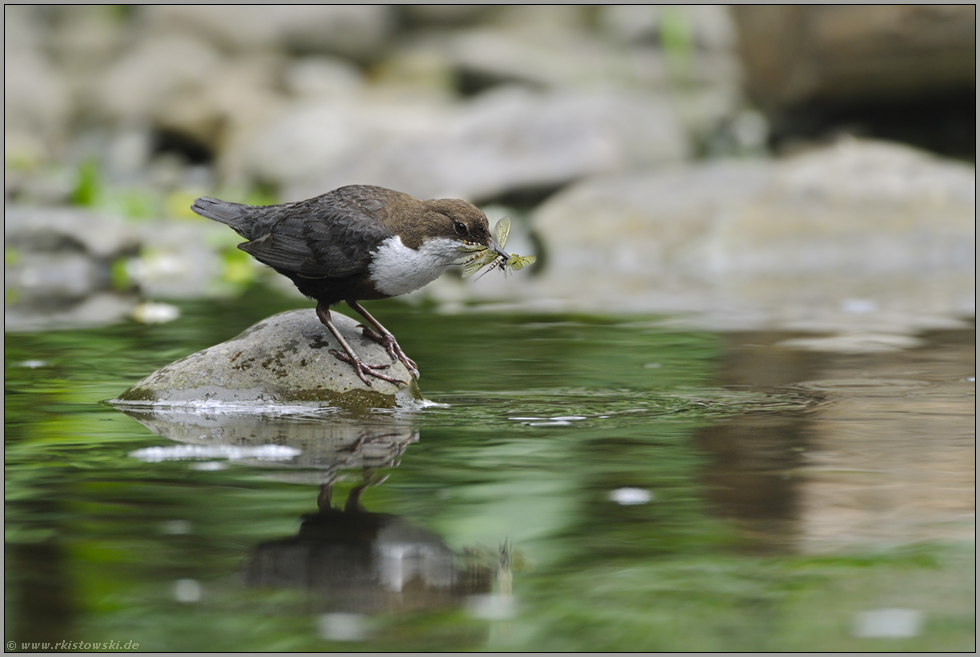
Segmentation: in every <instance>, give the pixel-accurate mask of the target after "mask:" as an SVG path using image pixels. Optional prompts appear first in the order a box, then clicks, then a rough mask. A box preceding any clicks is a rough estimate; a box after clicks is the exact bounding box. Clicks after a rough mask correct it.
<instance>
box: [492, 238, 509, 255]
mask: <svg viewBox="0 0 980 657" xmlns="http://www.w3.org/2000/svg"><path fill="white" fill-rule="evenodd" d="M490 249H491V250H492V251H494V252H495V253H496V254H497V255H500V256H503V258H504V260H508V259H510V254H509V253H507V252H506V251H504V250H503V249H502V248H500V246H498V245H497V242H496V240H494V239H493V238H492V237H491V238H490Z"/></svg>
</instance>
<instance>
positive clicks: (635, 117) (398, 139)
mask: <svg viewBox="0 0 980 657" xmlns="http://www.w3.org/2000/svg"><path fill="white" fill-rule="evenodd" d="M331 111H335V110H326V109H323V110H320V112H321V113H322V115H323V116H325V115H326V114H327V112H331ZM386 114H387V116H391V112H390V111H389V112H384V111H381V112H376V113H373V114H372V113H370V112H360V113H357V112H354V111H347V112H346V113H345V115H344V117H343V118H344V119H345V122H344V123H341V122H337V121H334V122H324V121H322V120H321V121H315V122H314V121H312V120H311V119H312V117H313V116H314V115H315V113H314V112H309V113H307V114H305V115H300V116H294V117H286V118H284V120H283V121H282V122H280V123H279V124H278V125H277V126H276V127H274V128H273V129H272V130H270V133H269V134H270V135H271V134H277V133H278V134H279V135H280V136H279V137H278V138H277V139H275V140H271V139H266V140H265V141H264V144H263V145H262V146H260V147H257V148H254V149H252V150H251V151H250V152H251V156H250V159H249V161H250V166H251V167H252V168H253V169H254V170H261V171H262V172H263V174H264V175H263V176H262V177H263V179H266V180H271V181H272V182H278V183H280V184H282V185H283V186H284V196H285V197H286V198H288V199H290V200H298V199H300V198H308V197H311V196H316V195H318V194H322V193H324V192H326V191H329V190H331V189H334V188H336V187H340V186H342V185H346V184H355V183H363V182H364V181H371V182H372V184H377V185H381V186H384V187H390V188H392V189H398V190H400V191H404V192H407V193H410V194H413V195H415V196H418V197H420V198H438V197H460V198H466V199H470V200H474V201H478V202H482V201H487V200H490V199H494V198H497V197H499V196H502V195H505V194H508V193H512V192H519V191H527V190H541V189H543V190H551V189H555V188H558V187H561V186H563V185H565V184H567V183H569V182H572V181H574V180H577V179H579V178H583V177H586V176H591V175H597V174H601V173H610V172H616V171H626V170H629V169H631V168H636V167H645V166H652V165H659V164H665V163H672V162H679V161H682V160H684V159H686V158H687V157H688V154H689V151H690V148H689V145H688V143H687V140H686V138H685V136H684V130H683V128H682V126H681V124H680V122H679V121H678V118H677V116H676V114H675V113H674V111H673V109H672V108H671V106H670V105H669V104H668V103H667V101H666V100H664V99H663V98H661V97H659V96H656V95H653V94H647V93H640V92H635V93H630V92H611V91H610V92H603V93H584V92H571V91H568V92H556V93H548V94H538V93H533V92H528V91H525V90H520V89H515V88H508V89H501V90H499V91H495V92H492V93H489V94H484V95H482V96H480V97H477V98H476V99H474V100H473V101H471V102H470V103H467V104H465V105H463V106H460V107H452V106H449V107H445V108H444V109H443V111H441V112H438V113H429V114H428V115H425V116H421V117H420V118H419V119H418V120H417V121H416V122H415V123H414V124H409V123H408V122H407V121H406V120H405V119H404V118H402V119H401V121H400V125H401V126H402V127H403V129H402V130H399V131H398V132H396V131H395V130H393V129H392V128H391V127H390V126H389V127H385V126H384V124H383V121H384V120H385V116H386ZM440 119H442V120H440ZM276 154H278V157H276ZM277 161H281V162H282V163H283V164H282V166H279V167H273V163H274V162H277Z"/></svg>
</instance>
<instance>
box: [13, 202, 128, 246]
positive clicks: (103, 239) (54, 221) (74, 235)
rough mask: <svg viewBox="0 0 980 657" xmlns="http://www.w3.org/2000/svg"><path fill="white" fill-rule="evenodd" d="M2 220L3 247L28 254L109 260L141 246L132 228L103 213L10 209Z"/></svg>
mask: <svg viewBox="0 0 980 657" xmlns="http://www.w3.org/2000/svg"><path fill="white" fill-rule="evenodd" d="M3 219H4V221H3V239H4V243H5V244H6V245H7V246H9V247H13V248H15V249H18V250H23V251H27V252H46V253H50V252H61V251H66V250H67V251H79V250H80V251H84V252H86V253H88V254H89V255H91V256H93V257H96V258H110V257H112V256H114V255H118V254H121V253H123V252H126V251H129V250H132V249H134V248H136V246H137V245H138V244H139V235H138V233H137V231H136V230H135V229H134V228H133V227H132V226H131V225H130V224H127V223H126V222H125V221H123V220H122V219H119V218H117V217H113V216H111V215H107V214H104V213H100V212H91V211H88V210H80V209H77V208H36V207H28V206H17V205H8V206H7V207H5V208H4V212H3Z"/></svg>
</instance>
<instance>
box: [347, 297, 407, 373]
mask: <svg viewBox="0 0 980 657" xmlns="http://www.w3.org/2000/svg"><path fill="white" fill-rule="evenodd" d="M347 305H348V306H350V307H351V308H353V309H354V310H355V311H356V312H357V313H358V314H359V315H360V316H361V317H363V318H364V319H366V320H367V321H368V323H369V324H371V326H373V327H374V328H375V329H376V330H377V332H375V331H372V330H371V329H369V328H368V327H366V326H363V325H362V326H361V328H363V329H364V337H366V338H371V339H372V340H374V341H375V342H377V343H378V344H380V345H382V346H383V347H384V348H385V349H386V350H387V351H388V355H389V356H391V360H400V361H401V362H402V363H404V365H405V367H407V368H408V371H409V373H410V374H411V375H412V376H414V377H415V378H416V379H417V378H419V368H418V366H417V365H416V364H415V361H413V360H412V359H411V358H409V357H408V356H406V355H405V352H404V351H402V348H401V347H400V346H399V345H398V341H397V340H395V336H394V335H392V334H391V332H390V331H389V330H388V329H386V328H385V327H383V326H382V325H381V322H379V321H378V320H376V319H375V318H374V317H371V313H369V312H368V311H366V310H364V307H363V306H362V305H361V304H359V303H357V302H356V301H348V302H347Z"/></svg>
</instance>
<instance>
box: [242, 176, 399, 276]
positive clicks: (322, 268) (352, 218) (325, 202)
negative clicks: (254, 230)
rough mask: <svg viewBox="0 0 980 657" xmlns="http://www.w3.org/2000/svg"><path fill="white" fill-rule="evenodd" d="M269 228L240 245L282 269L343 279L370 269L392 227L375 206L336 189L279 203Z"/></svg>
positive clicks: (268, 220) (267, 222) (266, 220)
mask: <svg viewBox="0 0 980 657" xmlns="http://www.w3.org/2000/svg"><path fill="white" fill-rule="evenodd" d="M274 207H275V209H274V210H272V209H271V208H270V209H269V212H270V215H269V216H267V217H263V222H262V223H263V224H264V225H266V226H269V228H268V230H267V231H264V232H263V234H262V235H259V236H257V237H256V238H255V239H253V240H251V241H249V242H245V243H243V244H239V245H238V248H240V249H241V250H243V251H245V252H247V253H249V254H250V255H251V256H252V257H254V258H255V259H256V260H258V261H259V262H263V263H265V264H267V265H269V266H270V267H273V268H275V269H277V270H279V271H282V272H288V273H291V274H295V275H297V276H300V277H303V278H326V277H330V278H342V277H345V276H351V275H353V274H357V273H359V272H362V271H364V270H366V269H367V267H368V264H369V263H370V255H371V252H372V251H373V250H374V249H376V248H377V247H378V245H380V244H381V242H382V241H384V240H385V239H386V238H388V237H391V232H390V231H389V230H388V229H387V228H385V227H384V225H383V224H381V223H380V222H379V221H378V220H377V219H376V218H374V217H372V216H371V215H370V214H368V212H367V211H368V210H372V209H374V208H370V207H363V204H359V203H356V202H353V201H352V200H351V199H346V198H343V197H337V196H336V195H333V194H327V195H324V196H320V197H317V198H315V199H310V200H308V201H301V202H299V203H287V204H284V205H280V206H274Z"/></svg>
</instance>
